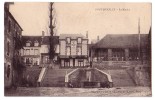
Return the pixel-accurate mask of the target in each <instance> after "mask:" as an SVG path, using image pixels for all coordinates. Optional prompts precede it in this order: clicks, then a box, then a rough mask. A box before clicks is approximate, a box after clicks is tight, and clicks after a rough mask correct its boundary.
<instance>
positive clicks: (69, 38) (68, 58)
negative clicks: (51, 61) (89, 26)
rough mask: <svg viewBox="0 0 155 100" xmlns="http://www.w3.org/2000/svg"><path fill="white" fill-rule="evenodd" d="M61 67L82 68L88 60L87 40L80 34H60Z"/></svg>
mask: <svg viewBox="0 0 155 100" xmlns="http://www.w3.org/2000/svg"><path fill="white" fill-rule="evenodd" d="M59 46H60V47H59V49H60V50H59V51H60V55H59V58H60V63H61V67H84V66H86V62H87V60H88V38H86V37H84V36H83V35H81V34H60V37H59Z"/></svg>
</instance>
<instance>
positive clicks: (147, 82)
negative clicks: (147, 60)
mask: <svg viewBox="0 0 155 100" xmlns="http://www.w3.org/2000/svg"><path fill="white" fill-rule="evenodd" d="M150 70H151V67H144V66H142V65H139V66H136V67H131V68H129V69H127V72H128V74H129V75H130V76H131V78H132V79H133V81H134V82H135V84H136V85H137V86H151V71H150Z"/></svg>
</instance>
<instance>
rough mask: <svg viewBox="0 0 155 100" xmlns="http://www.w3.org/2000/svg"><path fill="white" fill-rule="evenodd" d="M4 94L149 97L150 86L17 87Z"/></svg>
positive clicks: (150, 94)
mask: <svg viewBox="0 0 155 100" xmlns="http://www.w3.org/2000/svg"><path fill="white" fill-rule="evenodd" d="M5 96H54V97H62V96H67V97H69V96H79V97H80V96H81V97H87V96H90V97H93V96H97V97H102V96H103V97H118V96H125V97H142V96H143V97H144V96H147V97H151V96H152V93H151V89H150V87H121V88H109V89H108V88H65V87H36V88H27V87H18V88H17V89H16V90H7V91H5Z"/></svg>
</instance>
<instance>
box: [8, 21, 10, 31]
mask: <svg viewBox="0 0 155 100" xmlns="http://www.w3.org/2000/svg"><path fill="white" fill-rule="evenodd" d="M8 24H9V25H8V30H9V32H11V21H10V20H9V22H8Z"/></svg>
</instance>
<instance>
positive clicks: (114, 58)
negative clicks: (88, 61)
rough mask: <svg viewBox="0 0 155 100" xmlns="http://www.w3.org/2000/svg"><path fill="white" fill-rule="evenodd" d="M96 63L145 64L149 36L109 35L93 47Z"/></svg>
mask: <svg viewBox="0 0 155 100" xmlns="http://www.w3.org/2000/svg"><path fill="white" fill-rule="evenodd" d="M91 50H92V52H91V53H92V57H93V61H94V62H107V61H108V62H109V64H112V62H124V64H126V62H131V61H132V62H134V61H142V62H145V61H146V60H147V59H148V58H149V57H148V54H149V53H148V34H140V35H139V34H108V35H106V36H105V37H104V38H102V39H101V40H100V41H99V42H97V43H96V44H94V45H93V46H92V47H91Z"/></svg>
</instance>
